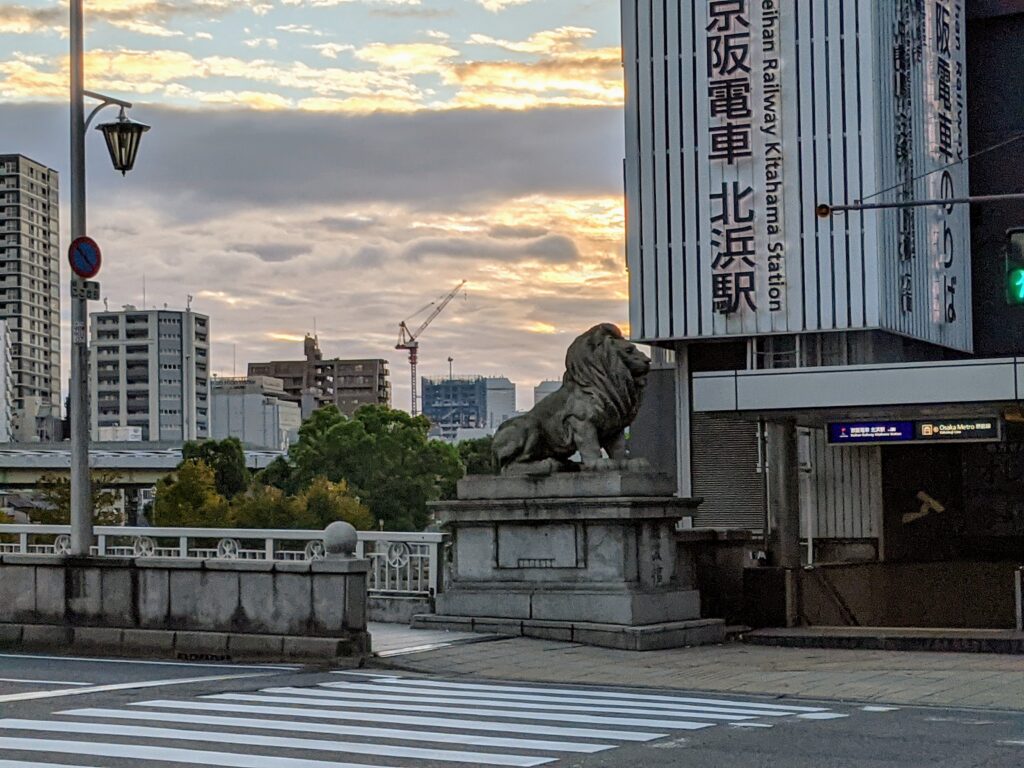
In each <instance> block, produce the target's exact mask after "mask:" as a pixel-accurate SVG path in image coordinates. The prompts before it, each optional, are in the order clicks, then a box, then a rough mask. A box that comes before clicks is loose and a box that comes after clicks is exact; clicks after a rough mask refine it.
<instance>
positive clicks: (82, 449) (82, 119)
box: [69, 0, 149, 555]
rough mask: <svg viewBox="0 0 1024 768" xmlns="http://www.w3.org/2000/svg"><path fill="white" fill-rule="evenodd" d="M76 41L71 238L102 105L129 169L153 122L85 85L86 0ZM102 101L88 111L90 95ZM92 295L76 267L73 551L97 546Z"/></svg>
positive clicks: (111, 142)
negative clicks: (89, 325)
mask: <svg viewBox="0 0 1024 768" xmlns="http://www.w3.org/2000/svg"><path fill="white" fill-rule="evenodd" d="M69 8H70V25H69V37H70V46H71V62H70V67H71V239H72V240H76V239H78V238H79V237H84V236H85V234H86V223H85V131H86V129H87V128H88V127H89V123H91V122H92V119H93V118H94V117H95V116H96V113H98V112H99V111H100V110H101V109H103V108H104V107H108V106H112V105H113V106H119V107H120V108H121V114H120V116H119V118H118V120H117V121H116V122H113V123H106V124H104V125H100V126H97V129H98V130H100V131H102V132H103V136H104V138H105V139H106V142H107V149H108V150H109V151H110V159H111V161H112V162H113V164H114V168H115V169H116V170H119V171H121V174H122V175H124V174H125V173H127V172H128V171H130V170H131V169H132V166H133V165H134V164H135V154H136V153H137V152H138V149H139V139H140V137H141V136H142V134H143V133H145V132H146V131H148V130H149V126H148V125H143V124H142V123H135V122H132V121H131V120H129V119H128V118H127V117H125V114H124V110H125V109H126V108H130V107H131V106H132V105H131V103H130V102H127V101H121V100H120V99H115V98H111V97H110V96H104V95H102V94H99V93H94V92H92V91H87V90H85V86H84V83H83V79H84V75H83V70H84V66H83V63H84V44H83V39H82V38H83V23H82V0H70V3H69ZM86 96H88V97H89V98H91V99H96V100H98V101H99V102H100V104H99V106H97V107H96V108H95V109H93V111H92V112H90V113H89V116H88V117H86V116H85V97H86ZM87 320H88V299H86V286H85V281H84V280H83V279H82V278H80V277H78V276H77V275H76V274H75V273H74V272H72V273H71V554H73V555H87V554H89V549H90V547H91V546H92V540H93V531H92V493H91V488H90V486H91V478H90V477H89V405H88V403H89V397H88V392H89V347H88V340H87V331H86V322H87Z"/></svg>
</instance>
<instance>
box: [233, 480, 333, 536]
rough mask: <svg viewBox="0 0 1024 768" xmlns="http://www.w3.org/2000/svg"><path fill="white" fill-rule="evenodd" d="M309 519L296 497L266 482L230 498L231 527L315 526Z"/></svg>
mask: <svg viewBox="0 0 1024 768" xmlns="http://www.w3.org/2000/svg"><path fill="white" fill-rule="evenodd" d="M309 522H310V521H309V520H308V519H307V516H306V510H305V507H304V506H303V505H302V504H301V503H300V502H299V500H298V499H296V498H295V497H294V496H287V495H285V493H284V491H282V490H280V489H278V488H273V487H271V486H269V485H259V484H255V485H253V487H252V488H250V489H249V490H248V491H246V492H245V493H240V494H239V495H238V496H236V497H235V498H234V499H232V500H231V513H230V524H231V527H232V528H314V527H315V526H313V525H311V524H309Z"/></svg>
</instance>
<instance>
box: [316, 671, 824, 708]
mask: <svg viewBox="0 0 1024 768" xmlns="http://www.w3.org/2000/svg"><path fill="white" fill-rule="evenodd" d="M393 679H394V680H396V681H399V682H400V683H401V684H402V685H407V686H412V687H425V688H451V689H461V690H467V691H488V692H494V693H504V692H510V693H547V694H558V693H561V694H567V695H569V696H584V697H588V696H589V697H599V698H607V699H625V700H627V701H667V702H669V703H693V704H704V705H709V706H713V705H724V706H727V707H728V706H734V705H742V706H746V707H757V708H758V709H778V710H785V711H786V712H824V711H825V708H824V707H802V706H800V707H798V706H790V705H788V704H787V705H782V704H761V703H754V702H738V701H736V700H723V699H703V698H700V699H697V698H690V697H686V696H658V695H653V694H645V693H623V692H621V691H598V690H593V689H576V688H547V687H545V686H540V685H538V686H535V687H533V688H526V687H522V686H514V685H485V684H482V683H450V682H445V681H441V680H423V679H421V678H415V677H405V678H398V677H396V678H393ZM323 685H324V686H327V687H342V686H344V685H346V683H324V684H323Z"/></svg>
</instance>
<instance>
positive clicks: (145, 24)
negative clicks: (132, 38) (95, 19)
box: [110, 19, 185, 37]
mask: <svg viewBox="0 0 1024 768" xmlns="http://www.w3.org/2000/svg"><path fill="white" fill-rule="evenodd" d="M110 23H111V25H112V26H115V27H118V28H120V29H127V30H128V31H129V32H136V33H138V34H140V35H149V36H151V37H181V36H182V35H184V34H185V33H184V32H181V31H180V30H175V29H168V28H167V27H165V26H163V25H162V24H157V23H155V22H152V21H143V20H139V21H132V20H130V19H120V20H111V22H110Z"/></svg>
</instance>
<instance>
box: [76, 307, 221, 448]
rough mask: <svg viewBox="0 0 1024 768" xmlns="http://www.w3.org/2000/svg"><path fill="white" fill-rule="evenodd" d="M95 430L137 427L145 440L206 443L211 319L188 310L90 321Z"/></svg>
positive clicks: (124, 313) (134, 312)
mask: <svg viewBox="0 0 1024 768" xmlns="http://www.w3.org/2000/svg"><path fill="white" fill-rule="evenodd" d="M91 317H92V342H91V346H90V350H91V365H90V371H89V377H90V393H91V397H90V400H91V409H92V431H93V436H94V437H95V436H96V435H97V433H98V430H99V428H100V427H141V428H142V433H143V434H142V439H143V440H168V441H178V440H197V439H202V438H206V437H209V436H210V416H209V411H210V319H209V318H208V317H207V316H206V315H201V314H198V313H196V312H192V311H191V310H188V309H186V310H184V311H181V310H171V309H136V308H135V307H133V306H131V305H128V306H126V307H125V308H124V309H123V310H121V311H119V312H94V313H93V314H92V315H91Z"/></svg>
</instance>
